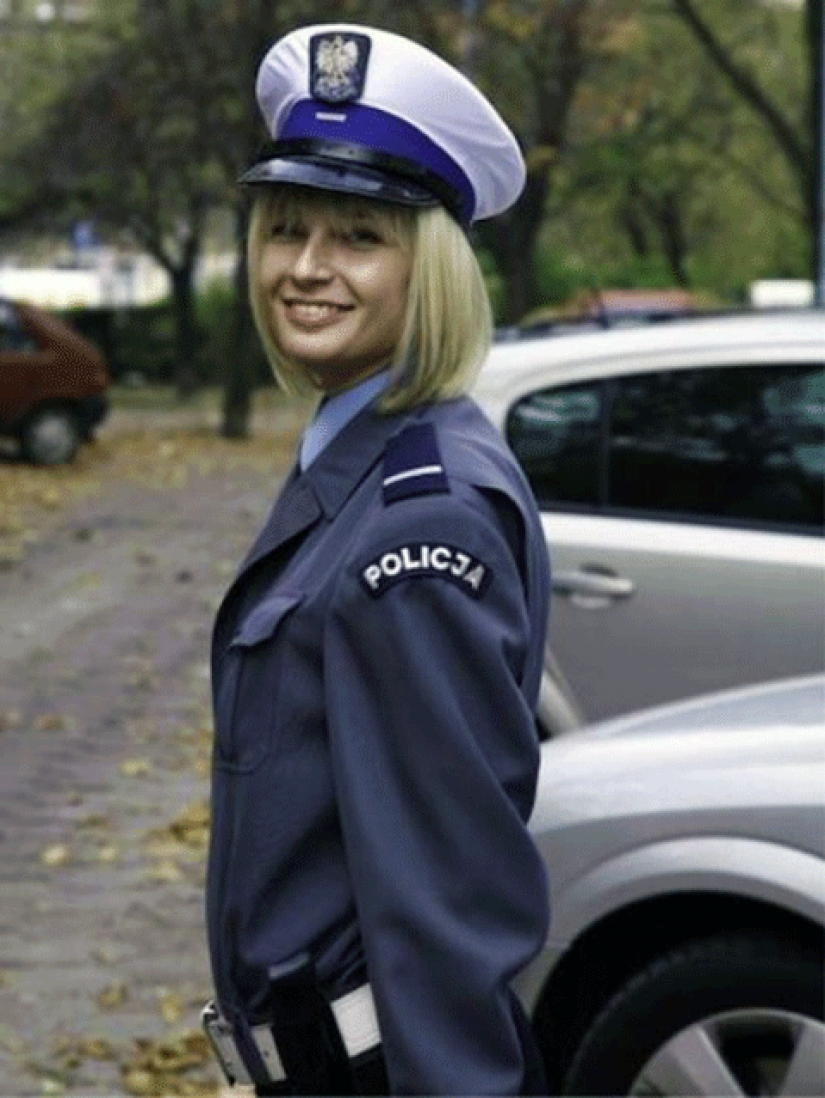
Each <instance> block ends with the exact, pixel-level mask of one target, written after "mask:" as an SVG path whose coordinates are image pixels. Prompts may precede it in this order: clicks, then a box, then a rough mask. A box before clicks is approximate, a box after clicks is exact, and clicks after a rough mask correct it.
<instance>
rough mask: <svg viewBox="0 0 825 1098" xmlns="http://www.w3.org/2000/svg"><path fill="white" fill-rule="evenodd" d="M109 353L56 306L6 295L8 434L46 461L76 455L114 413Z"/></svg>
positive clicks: (2, 312) (4, 421)
mask: <svg viewBox="0 0 825 1098" xmlns="http://www.w3.org/2000/svg"><path fill="white" fill-rule="evenodd" d="M110 381H111V378H110V373H109V368H108V366H107V363H106V360H105V358H104V357H103V355H102V354H101V353H100V351H99V350H98V349H97V348H96V347H95V346H94V345H93V344H92V343H90V342H89V341H88V340H87V339H84V338H83V336H81V335H80V334H79V333H78V332H76V331H75V330H74V329H73V328H71V327H70V326H69V325H68V324H66V323H65V322H64V321H62V320H60V319H59V318H58V317H57V316H55V315H54V314H53V313H49V312H46V311H44V310H43V309H39V308H37V307H36V306H34V305H24V304H21V303H13V302H11V301H6V300H3V299H0V435H4V436H6V437H8V438H14V439H16V440H17V441H18V442H19V444H20V448H21V451H22V453H23V456H24V457H25V458H26V459H27V460H28V461H32V462H35V463H37V464H40V465H54V464H58V463H61V462H67V461H70V460H71V459H72V457H73V456H74V454H75V451H76V450H77V448H78V446H79V445H80V443H81V442H83V441H84V440H85V439H88V438H89V437H90V436H91V433H92V431H93V429H94V428H95V427H96V426H97V424H98V423H100V422H101V420H102V419H103V418H104V416H105V415H106V412H107V411H108V401H107V399H106V391H107V389H108V387H109V384H110Z"/></svg>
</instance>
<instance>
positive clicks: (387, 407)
mask: <svg viewBox="0 0 825 1098" xmlns="http://www.w3.org/2000/svg"><path fill="white" fill-rule="evenodd" d="M308 206H309V207H311V208H313V209H315V210H319V211H322V212H323V213H324V215H325V216H329V217H330V218H331V219H333V222H334V223H335V224H340V225H342V226H344V227H348V226H350V225H351V224H352V222H353V221H355V220H356V219H358V220H359V221H362V220H363V219H364V218H365V217H366V218H368V219H369V220H371V221H374V222H375V223H376V225H377V227H379V228H380V230H381V231H382V232H383V233H384V234H385V235H386V236H387V237H388V238H389V239H391V240H392V241H393V242H395V243H398V244H399V245H400V246H401V247H402V248H404V249H405V250H409V251H410V253H411V256H412V269H411V273H410V286H409V293H408V299H407V310H406V316H405V319H404V325H403V329H402V335H401V338H400V340H399V343H398V347H397V348H396V353H395V356H394V366H393V378H392V381H391V382H390V385H389V386H388V388H387V389H386V390H385V391H384V394H383V396H382V397H381V398H380V401H379V408H380V409H381V410H382V411H385V412H395V411H403V410H405V409H408V408H412V407H414V406H416V405H418V404H425V403H429V402H431V401H436V400H444V399H446V398H448V397H453V396H458V395H460V394H461V393H464V392H466V391H467V389H468V388H469V386H470V385H471V384H472V381H473V379H474V377H475V374H476V372H477V370H478V368H479V367H480V365H481V363H482V361H483V359H484V357H485V355H486V354H487V351H488V350H489V347H490V340H491V338H492V316H491V311H490V302H489V298H488V296H487V290H486V287H485V285H484V278H483V276H482V274H481V269H480V267H479V265H478V261H477V259H476V257H475V254H474V253H473V250H472V248H471V247H470V243H469V241H468V240H467V237H466V235H465V233H464V231H463V230H462V229H461V227H460V226H459V225H458V224H457V222H455V221H454V220H453V218H452V217H451V216H450V215H449V214H448V213H447V211H446V210H445V209H443V208H442V207H441V206H434V207H430V208H426V209H412V208H410V207H406V206H396V205H391V204H389V203H384V202H379V201H371V200H369V199H366V198H360V197H358V196H356V195H338V194H335V195H332V194H329V193H327V192H321V191H312V190H310V189H308V188H302V187H291V186H288V185H284V186H267V187H266V188H265V190H263V193H262V194H260V195H259V196H258V197H257V198H256V200H255V203H254V205H253V208H252V216H251V219H250V224H249V236H248V253H247V254H248V267H249V299H250V303H251V306H252V315H253V317H254V318H255V326H256V328H257V330H258V335H259V336H260V339H261V342H262V344H263V347H264V350H265V352H266V356H267V358H268V360H269V363H270V365H271V367H272V371H273V373H274V374H275V377H276V379H277V381H278V382H279V384H280V385H282V386H283V388H284V389H286V391H287V392H293V393H295V392H303V393H306V392H311V391H313V389H314V388H315V387H314V385H313V384H312V382H311V380H310V379H309V378H308V377H307V375H306V373H305V371H304V370H303V369H302V367H301V366H300V365H299V364H298V363H297V362H294V361H292V360H291V359H289V358H287V357H286V356H284V355H283V354H282V353H281V352H280V351H279V350H278V347H277V344H276V340H275V333H274V331H273V330H272V318H271V310H270V309H269V308H268V305H267V300H266V296H265V294H264V293H263V289H262V287H261V285H260V279H259V277H258V273H259V271H260V265H261V258H262V253H263V248H264V244H265V242H266V239H267V236H266V234H267V226H268V224H269V222H270V221H271V218H272V216H273V214H274V213H276V212H277V214H278V215H279V216H280V215H285V216H287V217H290V216H298V215H299V214H300V213H302V212H305V211H306V209H307V207H308Z"/></svg>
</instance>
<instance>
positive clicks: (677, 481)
mask: <svg viewBox="0 0 825 1098" xmlns="http://www.w3.org/2000/svg"><path fill="white" fill-rule="evenodd" d="M822 378H823V374H822V369H821V367H817V366H815V365H813V364H806V365H798V366H797V365H788V366H756V367H749V366H736V367H729V366H728V367H719V368H708V367H705V368H703V369H701V370H674V371H668V372H663V373H656V374H644V375H637V376H635V377H625V378H618V379H616V380H615V381H612V382H611V383H610V387H611V390H612V392H611V410H610V430H609V438H608V467H609V474H608V477H609V488H608V499H609V505H610V507H611V508H621V509H625V508H627V509H631V510H633V511H645V512H655V513H660V514H674V515H684V516H690V517H695V518H723V519H732V520H735V521H744V522H746V523H751V522H753V523H757V524H760V525H761V524H781V525H783V526H798V527H806V528H808V527H818V526H821V525H822V521H823V485H824V484H825V482H824V481H823V473H825V391H824V390H823V380H822Z"/></svg>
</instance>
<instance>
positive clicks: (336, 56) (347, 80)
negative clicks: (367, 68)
mask: <svg viewBox="0 0 825 1098" xmlns="http://www.w3.org/2000/svg"><path fill="white" fill-rule="evenodd" d="M359 54H360V51H359V48H358V43H357V42H356V41H355V40H354V39H352V38H344V37H343V35H340V34H336V35H335V36H334V37H332V38H324V39H322V41H321V42H319V43H318V52H317V54H316V57H315V80H314V87H313V93H314V95H315V96H316V97H317V98H319V99H326V100H330V101H332V102H341V101H343V100H346V99H353V98H355V97H357V95H358V94H359V90H360V87H359V85H360V82H361V76H360V70H359Z"/></svg>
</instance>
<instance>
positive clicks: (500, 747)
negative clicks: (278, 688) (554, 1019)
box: [324, 496, 548, 1095]
mask: <svg viewBox="0 0 825 1098" xmlns="http://www.w3.org/2000/svg"><path fill="white" fill-rule="evenodd" d="M448 499H449V502H448V504H447V505H445V502H444V500H445V497H443V496H442V497H429V498H425V499H424V500H423V501H422V500H411V501H405V502H404V503H402V504H397V505H394V506H392V507H389V508H388V509H387V511H386V512H385V516H386V520H385V521H384V522H383V523H381V524H380V527H381V528H380V531H379V532H378V533H376V534H375V535H370V536H369V537H367V538H366V539H364V543H363V545H362V546H361V549H360V550H359V553H358V554H357V559H355V560H354V561H353V562H352V564H351V565H350V566H349V567H346V568H344V569H343V571H342V575H341V577H340V579H339V582H338V588H337V592H336V597H335V599H334V604H333V609H332V611H331V614H330V617H329V620H328V624H327V629H326V634H325V654H324V658H325V670H324V675H325V692H326V702H327V714H328V722H329V735H330V744H331V751H332V757H333V772H334V780H335V783H336V798H337V803H338V806H339V812H340V817H341V824H342V829H343V834H344V842H345V847H346V853H347V860H348V868H349V872H350V878H351V881H352V884H353V890H354V894H355V901H356V906H357V909H358V917H359V924H360V928H361V934H362V938H363V942H364V948H365V952H366V958H367V968H368V972H369V976H370V980H371V983H372V987H373V993H374V995H375V999H376V1004H377V1010H378V1015H379V1023H380V1027H381V1032H382V1039H383V1042H384V1051H385V1055H386V1059H387V1066H388V1071H389V1077H390V1085H391V1090H392V1093H393V1094H419V1095H466V1094H474V1095H483V1094H496V1095H507V1094H518V1093H519V1092H520V1088H521V1086H522V1077H523V1073H524V1065H523V1056H522V1049H521V1045H520V1041H519V1037H518V1030H517V1027H516V1023H515V1021H514V1016H513V1005H512V993H511V992H510V990H509V983H510V981H511V979H512V977H513V976H514V975H515V973H516V972H517V971H518V970H519V969H520V968H521V967H523V966H524V965H525V964H526V963H527V961H528V960H529V959H530V958H531V957H532V956H533V955H534V954H535V953H536V952H537V951H538V950H539V949H540V948H541V945H542V944H543V941H544V938H545V935H546V932H547V918H548V899H547V883H546V879H545V875H544V869H543V865H542V863H541V859H540V857H539V855H538V853H537V851H536V849H535V847H534V845H533V842H532V839H531V838H530V836H529V833H528V831H527V827H526V819H527V817H528V815H529V812H530V810H531V808H532V804H533V798H534V795H535V785H536V779H537V772H538V758H539V752H538V742H537V737H536V730H535V724H534V719H533V713H532V712H531V710H530V707H529V705H528V704H527V703H526V701H525V699H524V697H523V695H522V692H521V689H520V685H519V678H520V675H521V672H522V669H523V666H524V663H525V654H526V651H527V647H528V645H529V644H530V643H535V638H533V640H532V642H531V638H530V624H529V615H528V613H527V608H526V606H525V599H524V592H523V588H522V584H521V580H520V578H519V574H518V569H517V567H516V564H515V561H514V560H513V557H512V554H511V552H510V550H509V547H508V545H507V542H506V540H505V538H504V537H503V535H502V532H501V530H500V528H498V527H497V524H496V522H495V520H494V516H493V515H492V513H491V511H489V510H485V509H484V508H483V507H481V506H478V507H476V506H473V505H472V501H470V502H469V503H468V501H467V500H466V499H465V500H460V499H455V498H454V497H449V498H448ZM423 546H426V547H427V552H426V553H423V551H422V547H423ZM438 547H441V548H442V549H443V552H442V553H440V554H436V555H432V554H433V550H434V549H435V548H438ZM404 549H407V550H408V552H407V554H406V555H405V554H404V553H403V550H404ZM387 554H389V556H387ZM465 557H469V558H470V559H471V561H472V562H473V564H472V565H471V566H470V567H474V568H476V570H477V568H478V564H479V563H480V564H481V566H482V569H483V574H484V576H485V580H484V583H483V584H482V583H480V582H479V584H478V587H479V590H476V589H475V588H474V587H473V585H472V584H467V583H465V584H464V586H463V587H462V581H461V579H460V578H457V576H458V575H459V574H463V575H467V568H468V566H467V565H466V564H465ZM445 562H449V564H448V565H445ZM427 563H429V564H430V568H429V569H428V568H427V567H425V564H427ZM436 563H437V564H438V565H439V567H438V568H436V567H434V565H435V564H436ZM399 565H400V567H399ZM368 568H372V571H371V572H370V573H367V574H368V575H369V576H370V577H371V579H372V585H370V584H369V583H366V582H365V581H364V576H365V570H366V569H368ZM376 568H378V569H379V573H380V576H379V577H376V572H375V569H376ZM462 569H463V571H462ZM448 571H449V572H450V574H449V576H446V575H445V572H448ZM481 575H482V573H479V572H478V571H476V576H475V578H476V579H477V580H480V577H481ZM481 588H483V590H482V589H481Z"/></svg>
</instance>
